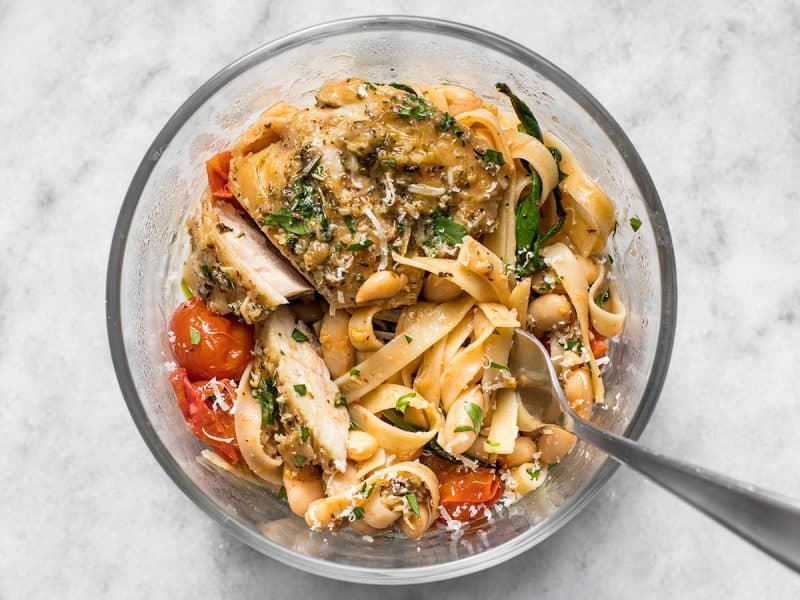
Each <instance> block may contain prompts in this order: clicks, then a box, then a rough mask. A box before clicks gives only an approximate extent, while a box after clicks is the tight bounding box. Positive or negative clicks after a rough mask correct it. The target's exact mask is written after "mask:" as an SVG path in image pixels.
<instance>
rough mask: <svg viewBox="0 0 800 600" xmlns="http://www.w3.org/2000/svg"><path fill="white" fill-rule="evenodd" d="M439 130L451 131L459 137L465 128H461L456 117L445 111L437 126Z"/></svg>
mask: <svg viewBox="0 0 800 600" xmlns="http://www.w3.org/2000/svg"><path fill="white" fill-rule="evenodd" d="M436 127H437V128H438V129H439V131H451V130H452V132H453V133H454V134H456V135H457V136H458V137H461V136H462V135H464V130H463V129H461V127H459V126H458V125H456V119H455V117H453V115H451V114H450V113H444V114H443V115H442V120H441V121H439V124H438V125H437V126H436Z"/></svg>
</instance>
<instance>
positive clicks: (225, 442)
mask: <svg viewBox="0 0 800 600" xmlns="http://www.w3.org/2000/svg"><path fill="white" fill-rule="evenodd" d="M200 430H201V431H202V432H203V433H205V434H206V437H208V439H210V440H214V441H216V442H222V443H223V444H230V443H231V442H232V441H233V438H232V437H230V438H221V437H217V436H215V435H211V434H210V433H208V432H207V431H206V430H205V427H203V428H201V429H200Z"/></svg>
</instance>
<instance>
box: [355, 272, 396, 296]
mask: <svg viewBox="0 0 800 600" xmlns="http://www.w3.org/2000/svg"><path fill="white" fill-rule="evenodd" d="M407 284H408V277H406V276H405V275H398V274H397V273H395V272H394V271H378V272H377V273H373V274H372V275H370V276H369V277H368V278H367V280H366V281H365V282H364V283H362V284H361V287H360V288H358V292H357V293H356V304H363V303H364V302H372V301H373V300H384V299H386V298H391V297H392V296H394V295H396V294H397V293H398V292H399V291H400V290H402V289H403V288H404V287H405V286H406V285H407Z"/></svg>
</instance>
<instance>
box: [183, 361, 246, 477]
mask: <svg viewBox="0 0 800 600" xmlns="http://www.w3.org/2000/svg"><path fill="white" fill-rule="evenodd" d="M169 382H170V383H171V384H172V389H173V390H175V397H176V398H177V399H178V407H179V408H180V409H181V412H182V413H183V416H184V418H185V419H186V422H187V423H188V424H189V427H191V428H192V431H193V432H194V434H195V435H196V436H197V438H198V439H199V440H200V441H201V442H203V443H205V444H206V445H207V446H210V447H211V448H213V449H214V450H216V451H217V453H218V454H220V456H222V457H223V458H224V459H225V460H227V461H228V462H229V463H231V464H234V465H235V464H236V463H238V462H239V461H240V460H241V459H242V455H241V454H240V453H239V445H238V444H237V443H236V432H235V427H234V423H233V418H234V417H233V415H232V414H231V410H232V409H233V401H234V398H235V397H236V390H235V389H234V387H233V384H232V383H231V382H230V381H229V380H227V379H222V380H212V381H198V382H196V383H192V382H191V381H189V376H188V374H187V372H186V369H183V368H181V367H178V368H177V369H175V370H174V371H173V372H172V373H170V375H169Z"/></svg>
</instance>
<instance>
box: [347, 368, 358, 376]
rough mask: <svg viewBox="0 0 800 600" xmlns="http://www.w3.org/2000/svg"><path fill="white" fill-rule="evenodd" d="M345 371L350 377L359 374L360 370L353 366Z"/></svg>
mask: <svg viewBox="0 0 800 600" xmlns="http://www.w3.org/2000/svg"><path fill="white" fill-rule="evenodd" d="M347 373H348V375H350V377H358V376H359V375H361V371H359V370H358V369H356V368H355V367H353V368H352V369H350V370H349V371H348V372H347Z"/></svg>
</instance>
